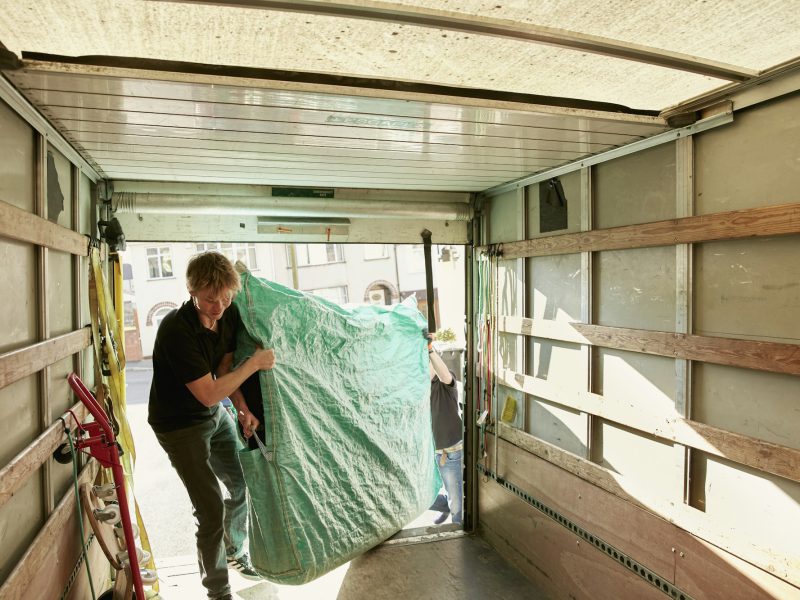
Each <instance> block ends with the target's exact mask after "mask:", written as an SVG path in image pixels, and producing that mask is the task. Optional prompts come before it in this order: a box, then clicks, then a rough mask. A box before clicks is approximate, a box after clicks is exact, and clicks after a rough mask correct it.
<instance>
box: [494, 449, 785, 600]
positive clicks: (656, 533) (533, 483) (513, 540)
mask: <svg viewBox="0 0 800 600" xmlns="http://www.w3.org/2000/svg"><path fill="white" fill-rule="evenodd" d="M493 441H494V437H493V436H487V443H488V446H489V449H490V457H491V458H490V462H489V467H491V468H493V469H494V470H495V471H496V472H497V473H498V474H499V475H500V476H501V477H503V478H504V479H505V480H507V481H509V482H511V483H512V484H514V485H515V486H516V487H518V488H521V489H522V490H524V491H525V492H526V493H528V494H530V495H531V496H533V497H534V498H536V499H537V500H538V501H540V502H542V503H544V504H545V505H547V506H548V507H550V508H552V509H554V510H556V511H558V512H559V513H560V514H561V515H563V516H564V517H566V518H567V519H570V520H571V521H573V522H574V523H576V524H577V525H579V526H581V527H584V528H585V529H587V530H588V531H589V532H590V533H591V534H593V535H595V536H598V537H600V538H601V539H602V540H603V541H604V542H605V543H608V544H611V545H613V546H614V547H615V548H617V549H618V550H621V551H622V552H625V553H626V554H627V555H629V556H630V557H631V558H633V559H634V560H636V561H638V562H639V563H641V564H642V565H644V566H646V567H648V568H650V569H651V570H653V571H655V572H656V573H657V574H659V575H661V576H662V577H664V578H665V579H666V580H668V581H672V582H673V583H674V584H675V585H676V586H678V588H679V589H680V590H681V591H683V592H686V593H688V594H689V595H690V596H691V597H692V598H694V599H695V600H717V599H719V598H724V599H725V600H769V599H775V598H780V599H781V600H790V599H791V600H795V599H796V598H797V596H798V591H799V590H798V589H797V588H796V587H794V586H792V585H790V584H788V583H786V582H785V581H782V580H781V579H778V578H777V577H774V576H773V575H771V574H769V573H767V572H766V571H764V570H762V569H759V568H757V567H754V566H752V565H750V564H748V563H746V562H744V561H743V560H741V559H739V558H737V557H735V556H733V555H731V554H730V553H728V552H725V551H723V550H721V549H720V548H717V547H715V546H713V545H711V544H709V543H707V542H705V541H703V540H700V539H699V538H697V537H695V536H694V535H692V534H690V533H688V532H686V531H684V530H683V529H681V528H680V527H678V526H676V525H674V524H672V523H670V522H668V521H667V520H665V519H663V518H661V517H658V516H656V515H655V514H654V513H653V512H651V510H649V509H648V508H647V507H646V506H640V505H635V504H633V503H631V502H630V501H629V500H625V499H623V498H622V497H620V494H622V495H623V496H624V495H625V491H624V490H623V489H620V490H618V491H616V492H613V493H612V491H609V490H608V489H601V488H599V487H597V486H596V485H593V484H591V483H589V482H588V481H586V480H584V479H581V478H579V477H577V476H576V475H574V474H571V473H568V472H567V471H565V470H563V469H560V468H558V467H556V466H555V465H553V464H551V463H549V462H547V461H545V460H542V459H541V458H538V457H535V456H531V455H530V454H529V453H527V452H525V451H524V450H522V449H521V448H519V447H516V446H514V445H513V444H510V443H508V442H506V441H504V440H501V442H500V447H499V452H498V461H497V463H494V462H493V461H494V453H493ZM611 475H612V479H613V481H616V482H618V484H619V485H622V486H626V485H627V482H626V480H625V479H624V478H621V477H617V476H616V475H614V474H613V473H612V474H611ZM482 485H483V486H485V488H486V490H489V489H490V488H491V486H492V485H494V487H496V488H500V489H499V493H498V497H502V496H499V494H505V495H506V496H509V497H510V498H511V500H507V501H506V503H505V504H504V506H511V505H513V502H512V500H514V501H516V502H517V503H519V504H520V505H522V506H523V507H528V505H527V504H526V503H524V502H523V501H522V500H521V499H519V498H518V497H517V496H515V495H513V494H511V493H510V492H508V491H506V490H505V489H503V488H501V486H500V485H498V484H497V483H495V482H493V481H486V482H483V483H482ZM625 489H627V487H625ZM482 491H483V490H482ZM481 498H482V499H483V496H481ZM492 506H493V505H492ZM530 509H531V510H534V509H533V508H532V507H530ZM480 510H481V523H482V524H483V522H484V521H483V514H484V511H486V512H487V516H488V518H489V519H492V520H495V519H497V520H500V519H504V518H505V515H506V513H508V512H509V509H507V508H504V509H503V511H502V512H501V511H498V514H492V508H491V506H488V507H487V505H486V503H485V502H483V501H482V502H481V504H480ZM518 510H519V511H521V510H522V509H518ZM514 512H517V511H516V510H515V511H514ZM536 512H538V511H536ZM512 518H513V517H512ZM559 526H560V525H559ZM511 531H513V532H514V533H513V535H510V536H509V537H508V538H507V539H501V538H497V539H498V543H500V544H501V545H503V544H505V545H506V546H507V547H508V551H509V554H514V553H517V555H518V556H519V555H525V556H531V557H532V558H533V559H535V560H536V562H534V563H533V565H530V564H528V565H527V567H526V568H527V569H528V570H527V571H526V572H527V573H534V574H536V573H541V571H540V566H541V564H540V563H539V562H538V559H541V560H542V561H544V564H548V562H547V561H548V560H550V555H548V554H547V553H548V552H551V551H552V550H553V549H551V548H550V547H548V546H547V545H546V540H542V539H541V538H540V537H539V531H540V530H539V528H538V527H535V526H534V525H533V524H531V523H528V522H526V521H524V520H520V521H517V522H514V523H512V524H511ZM725 534H726V535H731V536H733V535H737V530H736V528H735V527H729V528H727V529H725ZM531 545H536V546H537V547H536V548H530V546H531ZM601 558H605V559H606V560H609V561H611V562H614V561H613V560H612V559H609V558H608V557H607V556H604V555H601ZM525 562H527V561H525ZM520 568H523V567H520ZM523 570H524V568H523ZM548 572H549V571H548ZM673 573H674V579H673ZM529 576H530V575H529ZM601 579H602V577H600V578H599V580H601ZM620 598H637V596H620Z"/></svg>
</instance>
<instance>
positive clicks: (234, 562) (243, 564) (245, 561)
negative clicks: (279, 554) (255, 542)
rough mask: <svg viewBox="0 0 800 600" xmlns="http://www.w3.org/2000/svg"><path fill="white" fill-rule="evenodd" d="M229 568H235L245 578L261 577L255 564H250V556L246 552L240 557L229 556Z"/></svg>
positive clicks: (254, 578)
mask: <svg viewBox="0 0 800 600" xmlns="http://www.w3.org/2000/svg"><path fill="white" fill-rule="evenodd" d="M228 568H229V569H233V570H234V571H236V572H237V573H239V575H241V576H242V577H244V578H245V579H253V580H256V579H261V575H259V574H258V572H256V570H255V569H254V568H253V565H251V564H250V557H249V556H248V555H247V553H246V552H245V553H244V554H242V555H241V556H240V557H238V558H232V557H230V556H229V557H228Z"/></svg>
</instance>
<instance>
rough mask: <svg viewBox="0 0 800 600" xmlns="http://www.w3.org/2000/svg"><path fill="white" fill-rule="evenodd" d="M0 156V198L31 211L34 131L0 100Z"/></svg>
mask: <svg viewBox="0 0 800 600" xmlns="http://www.w3.org/2000/svg"><path fill="white" fill-rule="evenodd" d="M0 156H2V157H3V160H1V161H0V200H3V201H5V202H8V203H9V204H13V205H14V206H16V207H17V208H21V209H23V210H27V211H29V212H33V164H34V158H33V157H34V131H33V130H32V129H31V128H30V126H29V125H28V124H27V123H26V122H25V121H23V120H22V118H20V117H19V116H17V115H16V114H15V113H13V112H12V111H11V109H10V108H9V107H8V106H7V105H6V104H5V103H4V102H3V101H2V100H0ZM3 264H9V263H3Z"/></svg>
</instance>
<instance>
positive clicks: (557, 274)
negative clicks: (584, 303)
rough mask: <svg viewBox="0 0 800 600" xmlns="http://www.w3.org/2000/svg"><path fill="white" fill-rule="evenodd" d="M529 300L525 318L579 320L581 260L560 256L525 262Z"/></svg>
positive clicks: (542, 257)
mask: <svg viewBox="0 0 800 600" xmlns="http://www.w3.org/2000/svg"><path fill="white" fill-rule="evenodd" d="M525 264H526V281H527V282H528V288H529V289H530V298H529V301H528V306H527V313H526V315H525V316H526V317H529V318H532V319H547V320H552V321H563V322H573V321H580V320H581V256H580V254H560V255H556V256H539V257H535V258H528V259H525Z"/></svg>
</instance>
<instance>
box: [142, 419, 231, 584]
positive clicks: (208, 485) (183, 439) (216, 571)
mask: <svg viewBox="0 0 800 600" xmlns="http://www.w3.org/2000/svg"><path fill="white" fill-rule="evenodd" d="M156 438H157V439H158V443H159V444H161V447H162V448H164V450H165V451H166V453H167V456H169V460H170V462H171V463H172V466H173V467H174V468H175V470H176V471H177V472H178V476H179V477H180V478H181V481H183V485H184V486H186V491H187V492H188V494H189V499H190V500H191V501H192V507H193V508H194V516H195V519H196V520H197V560H198V563H199V565H200V575H201V576H202V577H203V585H204V586H205V588H206V589H207V590H208V597H209V598H220V597H222V596H224V595H225V594H229V593H230V585H229V583H228V565H227V557H234V558H238V557H239V556H241V555H242V554H243V553H244V551H245V550H244V541H245V539H246V537H247V493H246V489H245V484H244V476H243V475H242V467H241V465H240V464H239V458H238V451H239V449H240V448H241V442H240V441H239V437H238V436H237V435H236V430H235V429H234V424H233V419H231V416H230V415H229V414H228V411H226V410H224V409H223V408H221V407H219V406H217V410H216V412H215V414H214V416H213V417H212V418H211V419H209V420H208V421H205V422H203V423H200V424H198V425H192V426H191V427H186V428H184V429H178V430H176V431H170V432H166V433H156ZM218 480H219V481H218ZM220 481H221V482H222V484H223V485H224V486H225V488H226V490H227V498H225V499H223V495H222V490H221V489H220V485H219V482H220Z"/></svg>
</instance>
